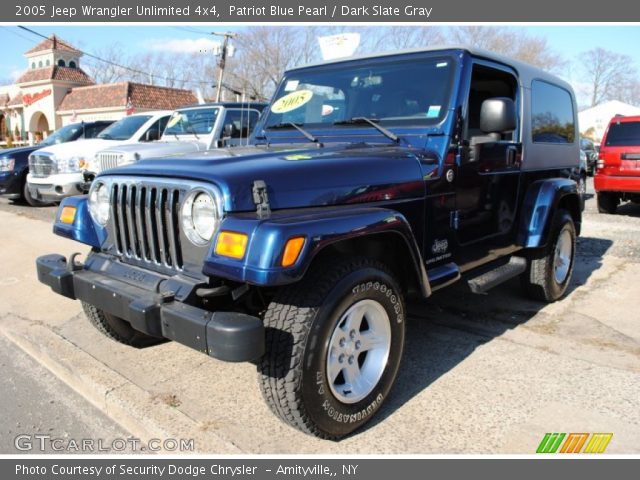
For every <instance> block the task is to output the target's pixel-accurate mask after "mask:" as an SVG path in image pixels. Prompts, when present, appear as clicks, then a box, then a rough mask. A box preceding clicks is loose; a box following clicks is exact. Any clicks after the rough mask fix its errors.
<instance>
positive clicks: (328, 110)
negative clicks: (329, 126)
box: [322, 104, 335, 117]
mask: <svg viewBox="0 0 640 480" xmlns="http://www.w3.org/2000/svg"><path fill="white" fill-rule="evenodd" d="M334 110H335V109H334V108H333V105H327V104H325V105H322V116H323V117H326V116H327V115H331V114H332V113H333V111H334Z"/></svg>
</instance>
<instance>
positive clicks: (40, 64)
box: [38, 60, 42, 68]
mask: <svg viewBox="0 0 640 480" xmlns="http://www.w3.org/2000/svg"><path fill="white" fill-rule="evenodd" d="M38 68H42V60H40V61H39V62H38Z"/></svg>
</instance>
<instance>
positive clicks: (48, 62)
mask: <svg viewBox="0 0 640 480" xmlns="http://www.w3.org/2000/svg"><path fill="white" fill-rule="evenodd" d="M49 65H51V60H49V59H48V58H47V67H48V66H49Z"/></svg>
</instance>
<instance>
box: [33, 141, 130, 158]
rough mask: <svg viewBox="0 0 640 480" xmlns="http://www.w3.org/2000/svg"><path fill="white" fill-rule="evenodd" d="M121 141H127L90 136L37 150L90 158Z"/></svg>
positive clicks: (68, 156)
mask: <svg viewBox="0 0 640 480" xmlns="http://www.w3.org/2000/svg"><path fill="white" fill-rule="evenodd" d="M123 143H128V141H127V140H124V141H122V140H106V139H103V138H91V139H88V140H79V141H76V142H68V143H60V144H58V145H52V146H50V147H44V148H42V149H40V150H39V151H41V152H43V153H44V152H46V153H48V154H49V155H54V156H55V157H56V158H71V157H83V158H85V159H88V160H91V159H92V158H93V156H94V155H95V154H96V153H97V152H99V151H100V150H104V149H105V148H109V147H113V146H115V145H121V144H123Z"/></svg>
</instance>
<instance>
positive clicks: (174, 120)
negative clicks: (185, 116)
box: [167, 113, 182, 128]
mask: <svg viewBox="0 0 640 480" xmlns="http://www.w3.org/2000/svg"><path fill="white" fill-rule="evenodd" d="M180 120H182V114H181V113H174V114H173V115H171V118H170V119H169V121H168V122H167V127H169V128H171V127H175V126H176V125H177V124H178V122H179V121H180Z"/></svg>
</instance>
